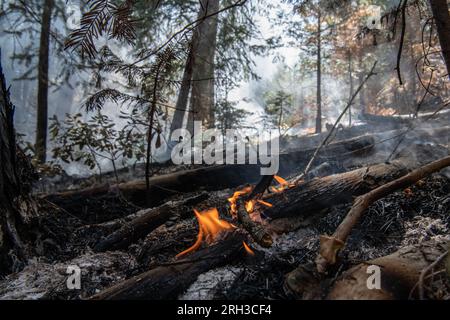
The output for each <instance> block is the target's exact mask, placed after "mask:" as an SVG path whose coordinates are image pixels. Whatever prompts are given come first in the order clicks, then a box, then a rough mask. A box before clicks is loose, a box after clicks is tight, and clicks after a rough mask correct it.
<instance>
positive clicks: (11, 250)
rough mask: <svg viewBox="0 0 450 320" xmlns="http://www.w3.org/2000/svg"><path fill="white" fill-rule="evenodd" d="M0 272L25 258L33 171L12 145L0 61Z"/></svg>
mask: <svg viewBox="0 0 450 320" xmlns="http://www.w3.org/2000/svg"><path fill="white" fill-rule="evenodd" d="M0 82H1V84H0V275H3V274H7V273H9V272H12V271H17V270H18V269H20V268H21V267H23V265H24V264H25V262H26V260H27V256H28V254H27V251H28V250H27V248H26V245H25V244H24V242H23V239H22V237H21V233H22V232H21V229H22V228H21V226H23V225H24V224H25V223H28V222H30V220H31V218H32V217H33V214H34V213H35V212H36V208H35V205H34V202H33V201H32V200H31V198H30V197H29V192H30V189H31V187H30V181H31V179H32V178H34V175H35V174H34V171H33V170H32V167H31V165H30V162H29V161H28V158H27V157H26V156H25V155H24V154H23V153H22V152H21V150H20V149H19V148H17V146H16V139H15V135H16V133H15V130H14V119H13V115H14V106H13V105H12V104H11V102H10V99H9V91H8V89H7V88H6V83H5V79H4V76H3V72H2V68H1V65H0Z"/></svg>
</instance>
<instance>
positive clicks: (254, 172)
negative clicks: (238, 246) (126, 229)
mask: <svg viewBox="0 0 450 320" xmlns="http://www.w3.org/2000/svg"><path fill="white" fill-rule="evenodd" d="M373 142H374V140H373V138H372V137H370V136H361V137H357V138H353V139H349V140H345V141H340V142H336V143H333V144H330V145H328V146H326V147H325V148H323V150H322V153H321V155H323V156H330V157H331V156H332V157H333V159H339V155H341V154H342V155H344V157H349V156H355V155H359V156H361V155H365V154H367V152H368V151H370V150H371V148H372V147H373ZM314 150H315V149H307V150H297V151H293V152H290V153H285V154H281V155H280V170H279V174H280V175H285V176H286V175H290V174H294V173H296V172H298V170H300V169H301V168H302V166H304V165H305V164H306V162H307V161H308V160H309V159H310V157H311V155H312V154H313V153H314ZM361 150H362V151H361ZM319 161H320V159H318V162H319ZM260 177H261V176H260V166H259V165H251V164H247V165H236V164H230V165H216V166H211V167H205V168H199V169H193V170H184V171H179V172H176V173H171V174H167V175H161V176H156V177H153V178H151V179H150V181H149V182H150V191H147V190H146V183H145V181H144V180H136V181H130V182H125V183H119V184H115V185H101V186H96V187H90V188H86V189H82V190H73V191H65V192H60V193H56V194H51V195H47V196H45V199H46V200H48V201H50V202H53V203H55V204H57V205H58V206H60V207H62V208H64V209H65V210H67V211H68V212H70V213H72V214H74V215H79V214H80V212H86V211H95V209H96V206H98V203H97V202H95V201H94V199H95V198H100V197H105V196H107V195H109V196H112V197H119V196H121V197H123V198H124V199H126V200H127V201H129V202H131V203H132V204H135V205H138V206H143V207H151V206H155V205H159V204H161V203H164V202H165V200H166V199H167V198H168V197H171V196H174V195H176V194H182V193H187V192H191V191H192V190H207V191H214V190H222V189H226V188H233V187H237V186H239V185H242V184H245V183H254V182H257V181H258V180H259V179H260Z"/></svg>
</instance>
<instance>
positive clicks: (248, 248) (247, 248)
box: [242, 241, 255, 256]
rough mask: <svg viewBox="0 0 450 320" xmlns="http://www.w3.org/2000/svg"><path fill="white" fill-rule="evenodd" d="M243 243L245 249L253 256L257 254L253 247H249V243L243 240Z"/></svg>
mask: <svg viewBox="0 0 450 320" xmlns="http://www.w3.org/2000/svg"><path fill="white" fill-rule="evenodd" d="M242 245H243V246H244V249H245V251H247V253H248V254H249V255H251V256H254V255H255V252H254V251H253V250H252V248H250V247H249V245H248V244H246V243H245V241H242Z"/></svg>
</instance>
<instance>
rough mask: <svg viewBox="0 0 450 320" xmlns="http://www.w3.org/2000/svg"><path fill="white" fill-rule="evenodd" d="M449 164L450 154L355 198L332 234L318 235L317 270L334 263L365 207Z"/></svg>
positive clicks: (321, 270)
mask: <svg viewBox="0 0 450 320" xmlns="http://www.w3.org/2000/svg"><path fill="white" fill-rule="evenodd" d="M447 166H450V156H447V157H445V158H442V159H439V160H437V161H434V162H431V163H429V164H427V165H424V166H422V167H420V168H418V169H415V170H413V171H411V172H410V173H408V174H407V175H405V176H403V177H401V178H398V179H396V180H393V181H391V182H389V183H386V184H384V185H382V186H380V187H378V188H376V189H374V190H372V191H370V192H368V193H366V194H364V195H362V196H359V197H358V198H356V200H355V201H354V203H353V207H352V208H351V210H350V211H349V213H348V214H347V216H346V217H345V218H344V220H343V221H342V222H341V224H340V225H339V226H338V227H337V229H336V231H335V232H334V233H333V235H332V236H327V235H323V236H321V237H320V250H319V254H318V256H317V258H316V266H317V270H318V271H319V272H325V271H326V270H327V267H328V266H329V265H333V264H335V263H336V255H337V253H338V251H339V250H341V249H342V248H343V247H344V244H345V241H346V239H347V237H348V236H349V234H350V232H351V231H352V229H353V228H354V226H355V225H356V224H357V223H358V221H359V220H360V218H361V216H362V215H363V213H364V212H365V211H366V209H367V208H368V207H369V206H370V205H371V204H372V203H374V202H375V201H377V200H379V199H381V198H383V197H385V196H387V195H389V194H391V193H393V192H395V191H397V190H399V189H402V188H406V187H408V186H410V185H411V184H413V183H415V182H417V181H419V180H421V179H423V178H424V177H426V176H428V175H430V174H432V173H434V172H437V171H439V170H441V169H443V168H445V167H447Z"/></svg>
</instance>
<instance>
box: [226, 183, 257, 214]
mask: <svg viewBox="0 0 450 320" xmlns="http://www.w3.org/2000/svg"><path fill="white" fill-rule="evenodd" d="M251 191H252V187H251V186H248V187H245V188H244V189H241V190H238V191H236V192H235V193H233V196H231V197H230V198H228V199H227V200H228V202H229V203H230V210H231V214H232V215H233V216H236V214H237V201H238V199H239V197H240V196H242V195H244V194H248V193H250V192H251ZM247 211H248V210H247Z"/></svg>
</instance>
